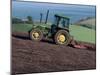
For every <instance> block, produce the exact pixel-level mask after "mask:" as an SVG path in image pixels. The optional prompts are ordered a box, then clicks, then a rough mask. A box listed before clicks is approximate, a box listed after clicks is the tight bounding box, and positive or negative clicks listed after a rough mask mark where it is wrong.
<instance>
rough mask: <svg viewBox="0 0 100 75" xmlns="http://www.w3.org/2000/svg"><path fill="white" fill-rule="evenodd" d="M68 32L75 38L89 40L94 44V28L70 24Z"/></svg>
mask: <svg viewBox="0 0 100 75" xmlns="http://www.w3.org/2000/svg"><path fill="white" fill-rule="evenodd" d="M70 34H71V35H72V36H74V39H75V40H78V41H84V42H90V43H94V44H95V38H96V33H95V30H93V29H89V28H86V27H82V26H77V25H71V26H70Z"/></svg>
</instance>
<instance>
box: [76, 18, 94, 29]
mask: <svg viewBox="0 0 100 75" xmlns="http://www.w3.org/2000/svg"><path fill="white" fill-rule="evenodd" d="M75 24H77V25H82V26H84V27H87V28H91V29H95V28H96V19H95V18H86V19H81V20H80V21H78V22H77V23H75Z"/></svg>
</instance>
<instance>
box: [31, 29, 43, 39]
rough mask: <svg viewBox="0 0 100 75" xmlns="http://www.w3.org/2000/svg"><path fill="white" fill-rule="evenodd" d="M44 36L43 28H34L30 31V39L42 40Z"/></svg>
mask: <svg viewBox="0 0 100 75" xmlns="http://www.w3.org/2000/svg"><path fill="white" fill-rule="evenodd" d="M42 38H43V33H42V31H41V30H38V29H33V30H32V31H31V32H30V39H31V40H33V41H40V40H42Z"/></svg>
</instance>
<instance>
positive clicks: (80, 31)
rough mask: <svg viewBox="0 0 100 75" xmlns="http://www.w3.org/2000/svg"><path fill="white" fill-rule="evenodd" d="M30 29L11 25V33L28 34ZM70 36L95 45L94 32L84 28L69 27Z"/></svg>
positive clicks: (29, 26)
mask: <svg viewBox="0 0 100 75" xmlns="http://www.w3.org/2000/svg"><path fill="white" fill-rule="evenodd" d="M31 28H32V25H31V24H14V25H12V31H13V32H14V31H17V32H28V31H29V30H30V29H31ZM70 34H71V35H72V36H74V39H76V40H79V41H85V42H90V43H95V30H93V29H89V28H85V27H82V26H77V25H70Z"/></svg>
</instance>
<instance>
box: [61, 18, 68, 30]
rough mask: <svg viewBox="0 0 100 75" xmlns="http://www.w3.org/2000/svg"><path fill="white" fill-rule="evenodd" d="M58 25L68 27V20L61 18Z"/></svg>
mask: <svg viewBox="0 0 100 75" xmlns="http://www.w3.org/2000/svg"><path fill="white" fill-rule="evenodd" d="M59 27H67V28H68V27H69V21H68V20H67V19H64V18H62V19H61V20H60V22H59Z"/></svg>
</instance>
